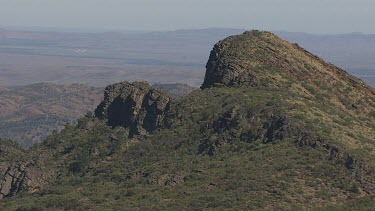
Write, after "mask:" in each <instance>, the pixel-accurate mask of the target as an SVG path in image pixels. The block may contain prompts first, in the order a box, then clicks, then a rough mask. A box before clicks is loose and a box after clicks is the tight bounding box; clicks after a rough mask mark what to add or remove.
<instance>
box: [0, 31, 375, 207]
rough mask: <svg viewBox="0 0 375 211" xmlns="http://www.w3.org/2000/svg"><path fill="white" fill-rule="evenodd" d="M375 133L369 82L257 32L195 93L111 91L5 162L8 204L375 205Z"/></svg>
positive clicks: (227, 45) (213, 65)
mask: <svg viewBox="0 0 375 211" xmlns="http://www.w3.org/2000/svg"><path fill="white" fill-rule="evenodd" d="M374 128H375V92H374V90H373V89H372V88H371V87H369V86H367V85H366V84H365V83H364V82H363V81H361V80H359V79H357V78H355V77H353V76H351V75H349V74H348V73H347V72H345V71H344V70H342V69H340V68H337V67H335V66H333V65H331V64H329V63H326V62H324V61H323V60H322V59H320V58H318V57H316V56H314V55H313V54H311V53H309V52H307V51H305V50H304V49H302V48H301V47H300V46H298V45H296V44H292V43H289V42H287V41H285V40H282V39H281V38H279V37H277V36H276V35H274V34H272V33H269V32H260V31H250V32H246V33H244V34H242V35H237V36H232V37H228V38H226V39H224V40H223V41H220V42H219V43H217V44H216V45H215V47H214V49H213V50H212V52H211V55H210V58H209V61H208V62H207V70H206V75H205V78H204V83H203V84H202V87H201V89H200V90H194V91H193V92H191V93H190V94H189V95H188V96H186V97H183V98H180V99H173V98H172V97H171V96H170V95H169V94H167V93H164V92H163V91H161V90H155V89H153V88H152V87H151V86H150V85H148V84H147V83H145V82H136V83H129V82H122V83H118V84H114V85H110V86H108V87H107V88H106V91H105V96H104V100H103V101H102V102H101V103H100V105H99V106H98V107H97V109H96V111H95V115H91V114H88V115H86V116H85V117H83V118H81V119H79V120H78V123H77V125H67V126H66V127H65V129H64V130H62V131H61V132H60V133H54V134H52V135H51V136H49V137H48V138H47V139H46V140H45V141H44V142H43V143H41V144H38V145H36V146H34V147H32V148H31V149H30V150H29V151H27V153H26V154H22V156H21V157H17V156H15V157H14V158H11V159H5V160H4V161H3V162H2V163H1V166H2V168H1V169H0V170H1V171H0V172H4V173H3V175H5V176H3V178H4V179H3V182H2V183H1V184H2V185H1V190H0V192H1V193H2V197H4V198H3V200H1V201H0V208H3V209H10V210H13V209H23V210H38V209H41V210H45V209H50V210H55V209H56V210H57V209H67V210H69V209H74V210H77V209H95V210H102V209H104V208H112V209H126V210H139V209H141V210H144V209H146V210H151V209H152V210H155V209H157V210H165V209H170V210H172V209H174V210H175V209H200V210H201V209H207V210H211V209H212V210H213V209H228V208H231V209H235V210H241V209H250V210H254V209H263V210H270V209H275V210H280V209H283V210H285V209H286V210H301V209H308V208H311V209H318V210H319V209H336V210H353V209H367V210H373V209H374V208H375V201H374V200H375V199H374V194H375V171H374V169H375V168H374V167H375V156H374V154H375V130H374ZM2 143H3V144H6V145H7V146H8V148H9V149H11V151H14V150H20V149H18V148H17V147H16V146H13V145H14V144H12V143H11V142H9V141H2ZM10 170H11V172H15V173H11V174H10V175H13V176H10V177H8V176H6V175H9V173H8V172H9V171H10ZM17 172H20V173H17ZM12 181H22V182H17V183H14V182H12ZM14 195H15V196H14Z"/></svg>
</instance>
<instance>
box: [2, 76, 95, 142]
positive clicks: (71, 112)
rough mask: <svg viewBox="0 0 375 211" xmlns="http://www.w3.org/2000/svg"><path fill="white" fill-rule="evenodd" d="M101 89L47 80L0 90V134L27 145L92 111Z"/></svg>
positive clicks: (39, 140) (40, 139)
mask: <svg viewBox="0 0 375 211" xmlns="http://www.w3.org/2000/svg"><path fill="white" fill-rule="evenodd" d="M101 93H102V89H101V88H93V87H88V86H85V85H79V84H72V85H58V84H50V83H38V84H32V85H27V86H19V87H13V88H9V89H5V90H2V91H1V90H0V137H3V138H10V139H13V140H15V141H16V142H18V143H19V144H21V145H22V146H24V147H30V146H31V145H33V144H35V143H39V142H41V141H42V140H43V139H45V138H46V136H47V135H48V134H49V133H50V132H52V130H61V129H62V128H63V126H64V125H65V124H66V123H68V122H70V123H73V122H75V121H76V119H78V118H79V117H81V116H83V115H84V114H86V113H87V112H89V111H93V110H94V108H95V107H96V106H97V104H98V103H99V102H100V100H101V98H102V94H101Z"/></svg>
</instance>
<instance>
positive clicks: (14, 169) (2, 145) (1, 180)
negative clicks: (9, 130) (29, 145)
mask: <svg viewBox="0 0 375 211" xmlns="http://www.w3.org/2000/svg"><path fill="white" fill-rule="evenodd" d="M26 157H27V154H26V151H25V150H23V149H21V148H20V147H19V146H18V145H16V144H15V143H12V142H11V141H8V140H3V139H0V199H1V198H6V197H11V196H14V195H16V194H17V193H19V192H21V191H31V192H34V191H36V190H38V189H39V188H40V187H41V185H42V183H43V181H44V180H43V176H42V171H41V170H40V169H38V168H36V167H35V165H34V164H35V162H34V161H32V160H30V159H27V158H26Z"/></svg>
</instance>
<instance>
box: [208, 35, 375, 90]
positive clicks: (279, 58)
mask: <svg viewBox="0 0 375 211" xmlns="http://www.w3.org/2000/svg"><path fill="white" fill-rule="evenodd" d="M206 68H207V70H206V75H205V79H204V83H203V85H202V88H203V89H204V88H210V87H217V86H252V87H254V86H267V87H287V86H290V85H291V84H299V83H301V82H308V83H311V82H315V81H321V82H323V83H325V82H327V84H334V83H349V84H350V85H351V86H355V87H359V88H361V89H365V92H367V93H369V94H371V95H374V93H375V92H374V90H373V88H371V87H369V86H367V85H366V84H365V83H364V82H362V81H361V80H360V79H357V78H355V77H354V76H351V75H349V74H348V73H347V72H346V71H344V70H341V69H340V68H338V67H335V66H333V65H331V64H329V63H326V62H324V61H323V60H322V59H320V58H319V57H317V56H315V55H313V54H311V53H309V52H307V51H306V50H304V49H303V48H301V47H300V46H299V45H298V44H293V43H290V42H288V41H286V40H283V39H281V38H280V37H278V36H276V35H275V34H273V33H271V32H266V31H258V30H252V31H246V32H244V33H243V34H241V35H236V36H231V37H228V38H226V39H224V40H222V41H220V42H218V43H217V44H216V45H215V46H214V48H213V50H212V51H211V54H210V58H209V61H208V62H207V65H206Z"/></svg>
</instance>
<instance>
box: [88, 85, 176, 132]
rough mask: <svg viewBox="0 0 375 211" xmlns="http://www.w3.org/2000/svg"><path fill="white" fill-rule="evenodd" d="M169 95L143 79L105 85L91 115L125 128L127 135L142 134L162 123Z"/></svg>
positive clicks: (169, 101)
mask: <svg viewBox="0 0 375 211" xmlns="http://www.w3.org/2000/svg"><path fill="white" fill-rule="evenodd" d="M170 103H171V98H170V97H169V96H168V95H167V94H165V93H163V92H162V91H159V90H155V89H153V88H151V86H150V85H149V84H148V83H147V82H135V83H129V82H122V83H118V84H114V85H110V86H108V87H107V88H106V90H105V94H104V100H103V102H102V103H100V105H99V106H98V108H97V109H96V110H95V116H96V117H98V118H100V119H106V120H107V121H108V124H109V125H111V126H122V127H125V128H128V129H129V135H130V136H134V135H144V134H146V133H147V132H152V131H153V130H155V129H157V128H159V127H162V126H163V121H164V117H165V113H166V112H167V111H168V110H169V108H170Z"/></svg>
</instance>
